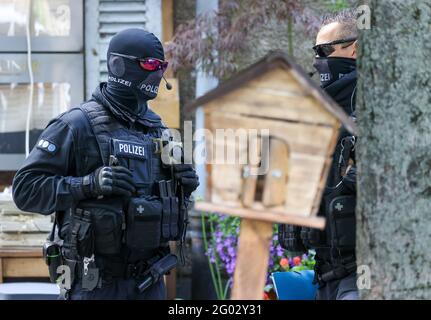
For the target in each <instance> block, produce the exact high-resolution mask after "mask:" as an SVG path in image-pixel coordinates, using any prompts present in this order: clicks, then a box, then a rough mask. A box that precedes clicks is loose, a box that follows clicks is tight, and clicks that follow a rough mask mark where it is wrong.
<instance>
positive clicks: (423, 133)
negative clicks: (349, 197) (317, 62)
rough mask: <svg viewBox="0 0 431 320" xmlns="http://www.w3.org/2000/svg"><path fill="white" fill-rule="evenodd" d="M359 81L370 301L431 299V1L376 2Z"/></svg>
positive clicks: (361, 223)
mask: <svg viewBox="0 0 431 320" xmlns="http://www.w3.org/2000/svg"><path fill="white" fill-rule="evenodd" d="M370 8H371V11H372V25H371V30H362V31H361V36H360V41H359V43H360V44H359V45H360V47H361V49H360V51H361V52H360V54H359V56H360V58H359V60H358V63H359V73H360V80H359V83H358V96H357V98H358V107H357V110H358V125H359V146H358V151H357V154H358V176H359V180H358V206H357V238H358V241H357V254H358V265H365V266H367V267H369V268H370V276H371V279H370V280H371V289H370V290H361V291H360V292H361V298H362V299H424V298H427V299H430V298H431V249H430V245H431V65H430V53H431V32H430V28H431V0H416V1H415V0H408V1H406V0H378V1H377V0H371V1H370Z"/></svg>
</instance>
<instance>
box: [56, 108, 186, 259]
mask: <svg viewBox="0 0 431 320" xmlns="http://www.w3.org/2000/svg"><path fill="white" fill-rule="evenodd" d="M80 109H81V110H82V112H83V113H84V115H85V116H86V118H87V120H88V121H89V123H90V125H91V128H92V131H93V133H94V136H95V138H96V140H97V145H98V148H99V150H98V151H99V152H98V153H99V154H100V156H101V159H102V163H103V165H105V166H108V165H120V166H124V167H126V168H128V169H129V170H131V171H132V174H133V179H134V182H135V185H136V189H137V192H136V194H134V195H133V196H132V198H130V199H124V198H121V197H115V196H109V197H99V198H98V199H87V200H83V201H80V202H79V203H77V204H76V206H75V207H74V208H71V210H70V217H71V219H70V227H69V233H68V237H67V238H66V239H65V242H64V248H65V252H66V256H68V258H69V259H76V260H82V259H83V258H84V257H87V258H88V257H91V256H92V255H93V254H95V255H96V261H97V256H111V257H124V256H128V257H130V256H132V257H134V258H132V260H139V259H148V258H150V257H151V256H153V255H154V254H155V253H156V252H157V251H158V250H160V248H161V247H163V248H165V247H166V245H167V242H168V241H169V240H171V238H172V237H170V235H171V234H169V232H170V231H171V230H176V229H178V227H177V225H178V223H179V222H178V214H176V216H175V210H171V205H170V203H169V206H168V208H166V207H165V206H163V201H162V199H161V198H160V194H159V192H158V188H157V187H158V185H159V181H167V180H169V179H171V172H170V168H167V167H164V166H163V164H162V161H161V155H160V147H159V146H160V137H161V135H162V132H163V130H164V129H165V128H164V127H163V126H162V125H160V126H159V127H154V128H148V127H145V128H144V127H142V128H143V129H142V130H141V131H139V130H137V129H135V128H133V124H132V126H129V125H128V124H127V123H125V122H121V121H119V120H117V119H116V118H115V117H114V116H113V115H112V114H111V112H110V111H109V110H108V109H106V108H105V107H103V106H102V105H100V104H99V103H97V102H95V101H90V102H87V103H85V104H83V105H81V106H80ZM144 130H148V131H146V132H144ZM113 159H115V161H113ZM173 199H174V198H173ZM175 199H176V198H175ZM169 200H170V201H171V199H169ZM172 207H174V206H172ZM172 212H173V213H174V214H172ZM163 227H165V229H166V230H168V234H167V236H166V237H165V238H163V236H162V229H163Z"/></svg>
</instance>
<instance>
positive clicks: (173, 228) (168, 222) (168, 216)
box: [159, 180, 182, 242]
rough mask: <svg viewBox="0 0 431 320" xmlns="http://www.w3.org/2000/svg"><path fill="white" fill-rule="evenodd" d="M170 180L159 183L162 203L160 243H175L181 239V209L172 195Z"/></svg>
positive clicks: (176, 198) (171, 182)
mask: <svg viewBox="0 0 431 320" xmlns="http://www.w3.org/2000/svg"><path fill="white" fill-rule="evenodd" d="M173 189H174V187H173V181H172V180H167V181H166V180H162V181H159V193H160V199H161V202H162V239H161V242H168V241H176V240H179V239H180V238H181V234H182V233H181V232H182V224H181V221H182V220H181V214H182V211H181V208H180V203H179V200H178V197H176V196H175V194H174V190H173Z"/></svg>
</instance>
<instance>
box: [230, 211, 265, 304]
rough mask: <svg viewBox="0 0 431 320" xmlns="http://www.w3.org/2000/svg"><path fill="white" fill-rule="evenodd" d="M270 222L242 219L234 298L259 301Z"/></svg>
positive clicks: (261, 292) (262, 287) (263, 282)
mask: <svg viewBox="0 0 431 320" xmlns="http://www.w3.org/2000/svg"><path fill="white" fill-rule="evenodd" d="M272 226H273V223H272V222H265V221H258V220H252V219H246V218H244V219H242V220H241V230H240V236H239V245H238V254H237V261H236V267H235V275H234V280H233V290H232V297H231V298H232V299H233V300H261V299H262V297H263V289H264V287H265V280H266V273H267V269H268V259H269V246H270V243H271V238H272Z"/></svg>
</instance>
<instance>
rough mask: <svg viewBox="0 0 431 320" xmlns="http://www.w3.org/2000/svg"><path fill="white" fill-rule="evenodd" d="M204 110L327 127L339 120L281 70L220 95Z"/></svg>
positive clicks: (288, 74) (296, 81)
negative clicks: (324, 125)
mask: <svg viewBox="0 0 431 320" xmlns="http://www.w3.org/2000/svg"><path fill="white" fill-rule="evenodd" d="M206 111H207V112H212V111H220V112H227V111H228V112H229V113H239V114H245V115H250V116H251V115H254V116H259V117H264V118H267V117H269V118H274V119H285V120H290V121H299V122H308V123H314V124H326V125H330V126H333V125H336V124H339V120H338V119H337V118H336V117H334V116H333V115H332V114H331V113H330V112H328V111H327V109H326V108H325V107H324V106H323V105H322V104H321V102H319V101H318V100H317V99H316V98H315V97H313V96H312V95H310V94H308V93H307V92H306V91H305V90H304V88H303V87H302V86H301V85H299V83H298V80H297V79H296V78H294V77H292V75H291V74H290V72H286V70H283V69H274V70H272V71H271V72H269V73H266V74H264V75H262V76H260V77H258V78H256V79H253V80H252V81H250V82H248V83H247V84H246V85H244V86H243V87H241V88H239V89H236V90H234V91H232V92H230V93H228V94H226V95H224V96H221V97H219V98H218V99H216V100H214V101H212V102H210V103H208V104H207V105H206Z"/></svg>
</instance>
